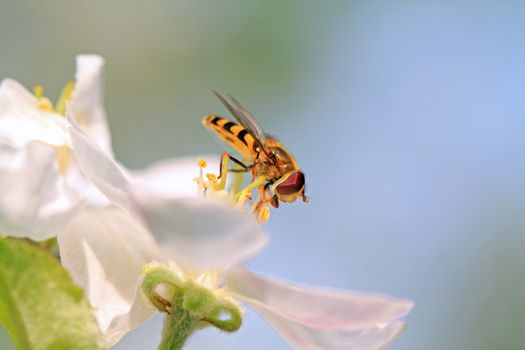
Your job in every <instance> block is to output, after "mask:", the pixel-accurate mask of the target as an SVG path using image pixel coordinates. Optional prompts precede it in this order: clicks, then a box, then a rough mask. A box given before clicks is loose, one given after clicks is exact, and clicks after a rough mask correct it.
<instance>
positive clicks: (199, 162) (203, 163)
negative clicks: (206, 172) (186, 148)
mask: <svg viewBox="0 0 525 350" xmlns="http://www.w3.org/2000/svg"><path fill="white" fill-rule="evenodd" d="M197 165H198V166H199V168H202V169H204V168H206V167H207V166H208V163H206V159H203V158H199V160H197Z"/></svg>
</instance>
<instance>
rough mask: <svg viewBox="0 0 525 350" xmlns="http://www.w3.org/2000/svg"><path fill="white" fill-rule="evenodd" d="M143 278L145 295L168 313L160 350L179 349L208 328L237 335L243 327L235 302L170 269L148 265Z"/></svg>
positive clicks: (157, 265) (143, 271)
mask: <svg viewBox="0 0 525 350" xmlns="http://www.w3.org/2000/svg"><path fill="white" fill-rule="evenodd" d="M142 278H143V280H142V286H141V287H142V292H143V293H144V296H145V297H146V298H147V299H148V300H149V301H150V302H151V304H152V305H153V306H155V307H156V308H157V309H158V310H159V311H161V312H163V313H165V314H166V316H165V317H164V327H163V329H162V340H161V343H160V345H159V350H180V349H182V348H183V347H184V344H185V343H186V341H187V339H188V338H189V337H190V336H191V335H192V334H193V333H194V332H195V331H197V330H199V329H202V328H205V327H208V326H214V327H216V328H218V329H220V330H223V331H225V332H235V331H236V330H238V329H239V328H240V327H241V325H242V311H241V310H240V309H239V306H238V305H236V304H235V302H233V301H232V300H230V299H228V298H227V297H224V296H221V295H220V294H217V293H215V292H214V291H213V290H210V289H207V288H206V287H204V286H202V285H200V284H198V283H195V282H194V281H193V280H191V279H189V280H185V281H183V280H181V279H180V278H179V277H177V276H175V274H174V273H173V272H172V271H171V270H170V269H169V267H168V266H165V265H162V264H158V263H151V264H148V265H146V266H144V267H143V268H142Z"/></svg>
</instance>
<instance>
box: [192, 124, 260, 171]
mask: <svg viewBox="0 0 525 350" xmlns="http://www.w3.org/2000/svg"><path fill="white" fill-rule="evenodd" d="M202 124H203V125H204V126H206V127H208V128H210V129H211V130H213V131H214V132H215V133H216V134H217V136H219V137H220V138H221V139H222V140H223V141H224V142H226V143H227V144H228V145H229V146H230V147H232V148H233V149H235V150H236V151H237V152H239V153H240V154H241V156H242V157H243V158H244V159H245V160H248V161H254V160H255V158H256V157H257V152H256V151H255V148H256V142H255V139H254V138H253V136H252V135H251V134H250V133H249V132H248V131H247V130H246V129H245V128H244V127H243V126H241V125H239V124H236V123H234V122H232V121H231V120H228V119H226V118H223V117H219V116H216V115H210V116H208V117H205V118H204V119H203V120H202Z"/></svg>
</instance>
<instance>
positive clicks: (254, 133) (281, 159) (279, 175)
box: [202, 91, 308, 212]
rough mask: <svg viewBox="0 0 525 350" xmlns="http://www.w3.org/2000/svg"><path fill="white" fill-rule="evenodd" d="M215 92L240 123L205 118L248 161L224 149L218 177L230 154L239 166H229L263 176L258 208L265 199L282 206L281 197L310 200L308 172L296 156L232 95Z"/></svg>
mask: <svg viewBox="0 0 525 350" xmlns="http://www.w3.org/2000/svg"><path fill="white" fill-rule="evenodd" d="M213 93H214V94H215V95H216V96H217V97H218V98H219V100H220V101H221V102H222V103H223V104H224V106H225V107H226V108H227V109H228V111H230V113H231V114H232V116H233V117H234V118H235V120H236V121H237V123H235V122H233V121H231V120H228V119H226V118H223V117H220V116H218V115H209V116H207V117H205V118H204V119H203V121H202V123H203V125H204V126H205V127H207V128H209V129H211V130H212V131H213V132H214V133H215V134H217V136H218V137H219V138H220V139H222V140H223V141H224V142H225V143H226V144H228V145H229V146H230V147H232V148H233V149H235V150H236V151H237V152H238V153H239V154H240V155H241V156H242V158H243V160H244V161H245V162H247V163H249V164H248V165H246V164H244V163H243V162H241V161H240V160H238V159H236V158H235V157H233V156H231V155H230V154H229V153H227V152H224V153H223V154H222V156H221V167H220V174H219V178H220V177H222V176H223V174H222V164H223V161H224V159H225V158H229V159H230V160H232V161H233V162H234V163H236V164H238V165H239V166H240V168H238V169H230V170H228V171H233V172H251V173H252V182H253V180H254V179H255V178H256V177H260V176H263V177H264V180H265V182H264V184H263V185H261V186H259V194H260V197H261V200H260V201H259V203H257V205H256V207H255V212H257V211H259V210H260V209H261V208H262V206H263V205H264V204H265V203H270V204H271V205H272V206H273V207H275V208H278V207H279V201H282V202H287V203H292V202H295V201H296V200H297V199H298V198H299V197H301V198H302V200H303V201H304V202H308V197H306V195H305V176H304V173H303V172H302V171H301V169H300V168H299V165H298V163H297V161H296V160H295V158H294V156H293V155H292V154H291V153H290V151H288V149H286V147H284V146H283V144H282V143H281V142H279V141H278V140H276V139H275V138H274V137H272V136H270V135H268V134H266V133H265V132H264V131H263V129H262V128H261V127H260V126H259V123H258V122H257V120H256V119H255V117H253V116H252V115H251V114H250V113H249V112H248V111H247V110H246V109H245V108H244V107H242V106H241V104H240V103H239V102H238V101H237V100H236V99H235V98H233V97H232V96H225V95H222V94H220V93H218V92H216V91H213Z"/></svg>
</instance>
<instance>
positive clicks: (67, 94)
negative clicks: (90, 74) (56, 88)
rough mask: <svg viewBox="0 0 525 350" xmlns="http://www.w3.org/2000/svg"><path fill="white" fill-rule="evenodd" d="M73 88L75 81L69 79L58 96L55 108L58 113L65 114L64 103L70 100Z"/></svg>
mask: <svg viewBox="0 0 525 350" xmlns="http://www.w3.org/2000/svg"><path fill="white" fill-rule="evenodd" d="M74 88H75V82H74V81H72V80H70V81H68V82H67V84H66V85H65V86H64V88H63V89H62V92H61V93H60V97H59V98H58V101H57V104H56V106H55V110H56V111H57V113H58V114H62V115H66V104H67V102H68V101H69V100H71V95H72V94H73V89H74Z"/></svg>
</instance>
